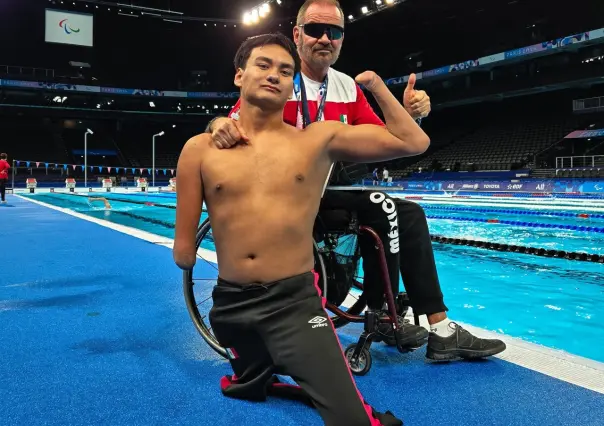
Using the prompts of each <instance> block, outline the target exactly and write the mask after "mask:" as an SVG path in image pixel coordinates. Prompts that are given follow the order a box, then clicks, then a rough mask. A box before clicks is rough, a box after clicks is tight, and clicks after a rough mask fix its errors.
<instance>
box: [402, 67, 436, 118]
mask: <svg viewBox="0 0 604 426" xmlns="http://www.w3.org/2000/svg"><path fill="white" fill-rule="evenodd" d="M416 82H417V76H416V75H415V74H411V75H410V76H409V81H408V82H407V87H405V92H404V93H403V106H404V107H405V110H407V112H408V113H409V115H410V116H411V117H413V118H414V119H415V120H417V119H418V118H425V117H427V116H428V114H430V111H431V109H432V106H431V104H430V97H429V96H428V94H427V93H426V92H425V91H424V90H415V83H416Z"/></svg>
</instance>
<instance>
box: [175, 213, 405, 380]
mask: <svg viewBox="0 0 604 426" xmlns="http://www.w3.org/2000/svg"><path fill="white" fill-rule="evenodd" d="M210 228H211V227H210V220H209V218H208V219H206V220H205V221H204V222H202V224H201V225H200V226H199V228H198V230H197V236H196V249H199V247H200V245H201V242H202V240H203V238H204V237H205V236H206V235H207V234H208V232H209V230H210ZM326 233H327V234H332V233H334V232H329V231H328V232H326ZM340 233H341V234H342V235H350V234H353V235H354V234H356V235H357V236H358V235H362V234H367V235H369V236H370V237H371V238H372V239H373V241H374V242H375V248H376V250H377V252H378V257H379V264H380V269H381V275H382V280H383V283H384V293H385V295H386V302H387V306H388V314H387V315H380V314H379V313H376V312H374V311H371V310H367V313H366V314H364V315H360V313H361V312H362V310H363V309H365V307H366V306H365V305H363V302H362V301H360V302H358V305H359V306H356V309H351V310H352V311H353V313H348V312H346V311H343V310H342V309H340V307H338V306H335V305H334V304H332V303H330V302H329V301H328V300H327V291H328V287H329V286H328V282H327V270H326V267H325V261H324V258H323V255H322V254H321V250H320V249H319V247H318V245H317V243H316V242H314V244H313V246H314V256H315V271H316V272H317V273H318V274H319V276H320V278H321V283H320V284H321V285H320V288H321V289H322V295H321V296H322V297H324V298H325V299H326V305H325V306H326V308H327V309H328V310H329V311H331V312H332V313H333V314H334V315H335V316H334V317H332V318H331V320H332V322H333V323H334V326H335V327H336V328H339V327H341V326H344V325H346V324H347V323H349V322H352V323H364V324H365V327H364V332H363V333H362V335H361V336H360V338H359V341H358V343H356V344H351V345H349V346H348V347H347V348H346V350H345V351H344V355H345V358H346V359H347V361H348V364H349V367H350V369H351V371H352V372H353V374H355V375H364V374H367V372H368V371H369V370H370V368H371V354H370V352H369V347H370V346H371V342H372V340H373V339H374V338H375V337H376V336H377V335H378V334H379V332H378V331H377V326H378V325H379V324H384V323H386V324H390V325H391V326H392V329H393V334H394V338H395V341H396V346H397V348H398V349H399V351H401V352H404V350H402V349H401V345H400V342H399V336H398V333H397V330H398V326H399V323H398V313H397V308H396V307H397V305H396V303H395V295H394V294H393V293H392V286H391V283H390V276H389V274H388V264H387V262H386V255H385V249H384V244H383V242H382V240H381V238H380V237H379V235H378V234H377V232H375V230H373V229H372V228H370V227H367V226H357V224H356V220H353V221H352V223H351V224H350V225H349V226H348V227H347V230H345V231H344V232H340ZM356 244H357V248H358V242H357V243H356ZM317 269H318V271H317ZM194 285H195V283H194V279H193V271H192V270H190V271H183V291H184V296H185V301H186V305H187V310H188V312H189V316H190V317H191V319H192V321H193V324H194V325H195V328H196V329H197V331H198V332H199V333H200V335H201V336H202V338H203V339H204V340H205V341H206V343H208V344H209V345H210V347H211V348H212V349H213V350H214V351H215V352H217V353H218V354H219V355H221V356H222V357H224V358H228V354H227V351H226V350H225V349H224V348H223V347H222V346H221V345H220V343H219V342H218V340H217V339H216V338H215V337H214V336H213V334H212V333H211V327H210V328H208V327H207V325H206V324H205V321H204V318H205V315H204V316H203V317H202V315H201V314H200V312H199V310H198V305H197V304H196V300H195V295H194V291H193V288H194ZM351 287H352V284H351ZM349 288H350V287H349ZM355 305H357V304H355ZM403 306H406V307H408V305H403ZM359 308H360V310H359ZM356 310H359V312H354V311H356Z"/></svg>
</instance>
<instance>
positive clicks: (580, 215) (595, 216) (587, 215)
mask: <svg viewBox="0 0 604 426" xmlns="http://www.w3.org/2000/svg"><path fill="white" fill-rule="evenodd" d="M424 209H432V210H445V211H455V212H458V211H459V212H476V213H503V214H517V215H529V216H556V217H578V218H581V219H604V214H591V213H578V214H576V213H563V212H547V211H528V210H524V211H521V210H507V209H473V208H471V207H448V206H434V205H430V204H428V205H426V206H424Z"/></svg>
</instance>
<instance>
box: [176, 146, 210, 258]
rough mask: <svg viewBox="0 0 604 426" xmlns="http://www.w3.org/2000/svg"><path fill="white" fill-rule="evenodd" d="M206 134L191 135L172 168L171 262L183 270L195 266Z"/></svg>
mask: <svg viewBox="0 0 604 426" xmlns="http://www.w3.org/2000/svg"><path fill="white" fill-rule="evenodd" d="M209 138H210V137H209V135H205V134H204V135H200V136H195V137H194V138H192V139H190V140H189V141H188V142H187V143H186V144H185V146H184V148H183V149H182V152H181V153H180V157H179V159H178V166H177V168H176V180H177V182H178V185H177V187H176V226H175V228H176V229H175V235H174V249H173V252H172V254H173V257H174V262H175V263H176V264H177V265H178V266H179V267H180V268H181V269H184V270H189V269H192V268H193V266H195V261H196V256H197V253H196V250H195V248H196V247H195V236H196V234H197V227H198V226H199V219H200V217H201V208H202V204H203V181H202V178H201V169H200V165H199V164H200V158H201V151H202V148H203V144H204V143H205V144H207V143H208V142H209Z"/></svg>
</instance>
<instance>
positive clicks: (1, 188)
mask: <svg viewBox="0 0 604 426" xmlns="http://www.w3.org/2000/svg"><path fill="white" fill-rule="evenodd" d="M6 182H7V179H0V201H5V200H6Z"/></svg>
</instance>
